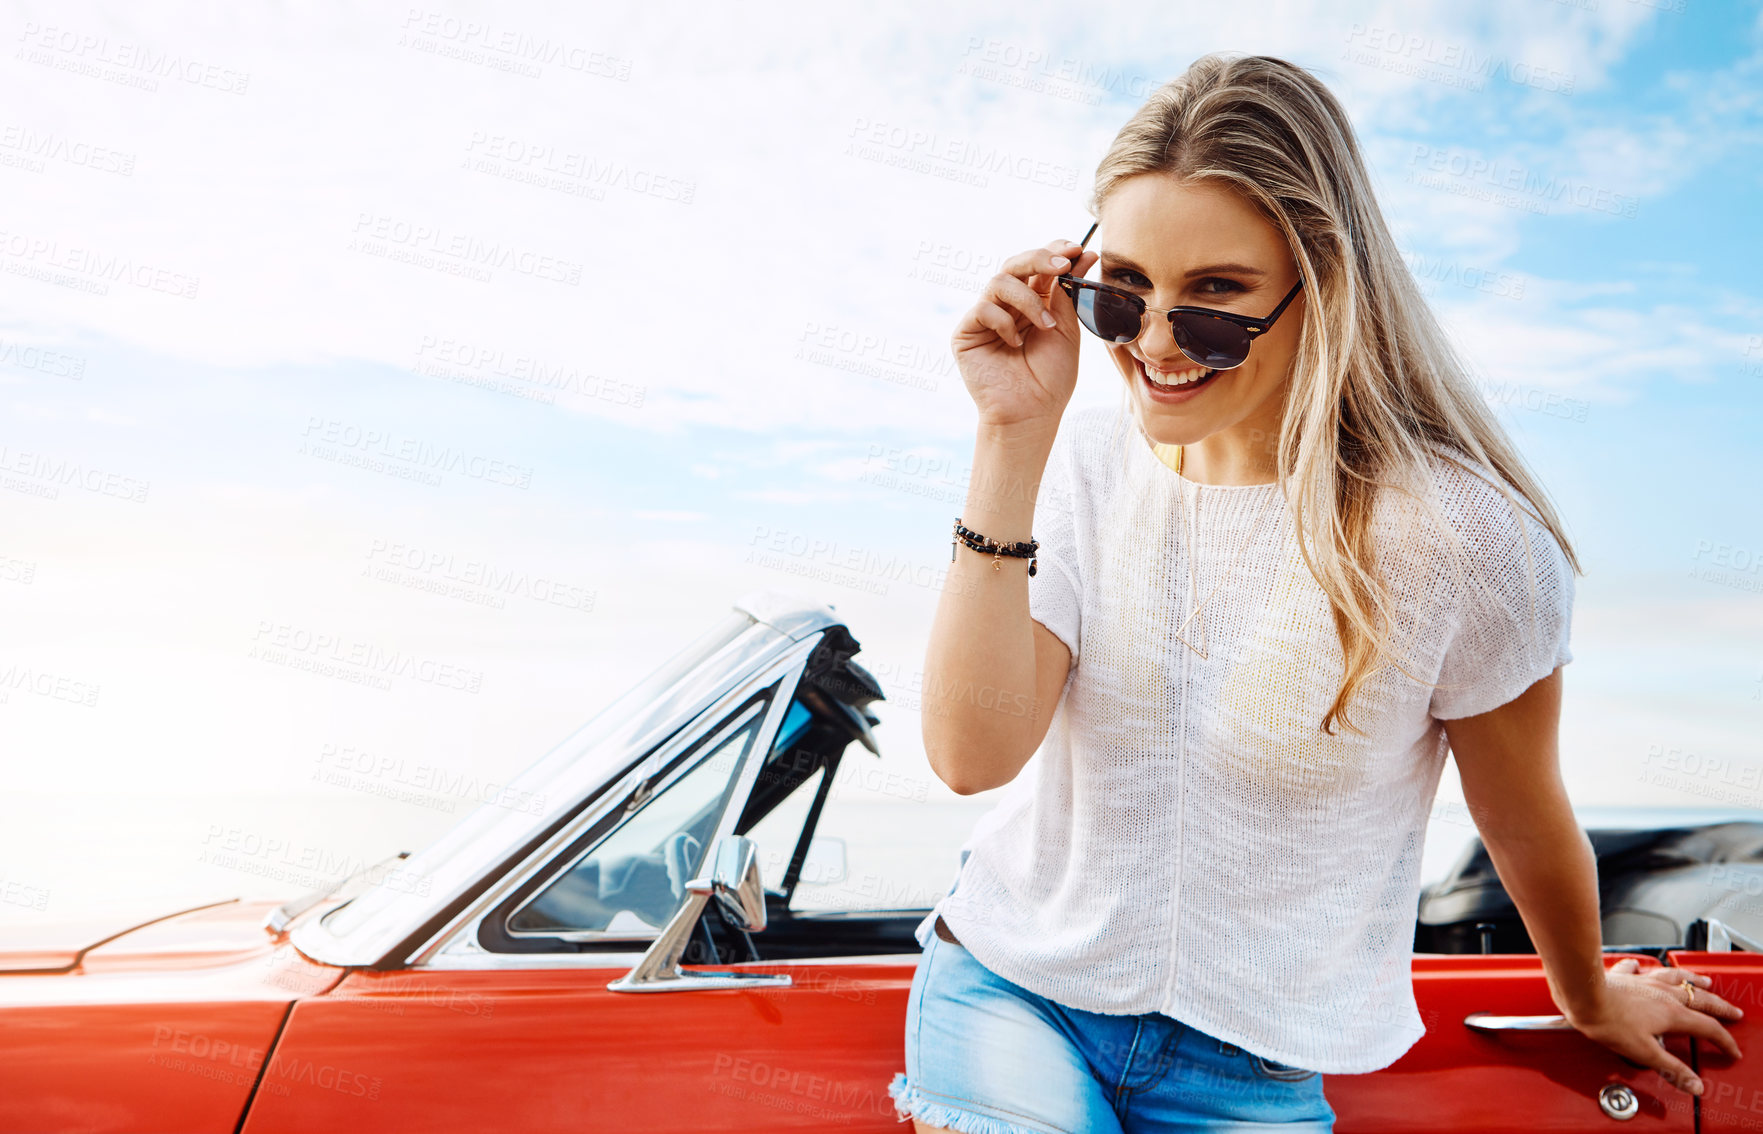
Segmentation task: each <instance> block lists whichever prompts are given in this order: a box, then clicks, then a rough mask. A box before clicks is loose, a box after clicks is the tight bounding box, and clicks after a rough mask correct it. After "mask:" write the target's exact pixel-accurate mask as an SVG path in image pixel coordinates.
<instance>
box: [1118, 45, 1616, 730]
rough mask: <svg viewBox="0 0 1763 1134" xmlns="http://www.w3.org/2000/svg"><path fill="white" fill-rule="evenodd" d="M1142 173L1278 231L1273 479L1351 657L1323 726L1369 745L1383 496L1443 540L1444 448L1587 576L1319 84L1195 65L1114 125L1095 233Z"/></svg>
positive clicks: (1382, 588) (1276, 67)
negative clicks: (1292, 324)
mask: <svg viewBox="0 0 1763 1134" xmlns="http://www.w3.org/2000/svg"><path fill="white" fill-rule="evenodd" d="M1143 173H1159V174H1166V175H1172V176H1174V177H1176V178H1178V179H1181V180H1184V181H1211V182H1215V183H1219V184H1222V185H1224V186H1226V187H1228V188H1231V189H1233V190H1235V191H1236V192H1237V193H1238V194H1239V195H1241V196H1242V197H1243V198H1244V199H1245V200H1247V201H1248V202H1249V203H1251V204H1252V205H1255V206H1256V207H1258V208H1259V209H1260V210H1261V211H1262V212H1263V213H1264V214H1265V215H1266V216H1267V217H1268V219H1269V220H1270V221H1271V222H1272V223H1273V224H1274V225H1276V226H1277V227H1278V228H1279V229H1280V230H1281V231H1282V232H1283V233H1284V234H1285V237H1286V240H1287V243H1288V244H1289V246H1290V248H1291V250H1292V254H1293V256H1294V257H1295V258H1296V259H1297V263H1298V271H1299V272H1300V273H1301V274H1302V276H1303V279H1304V281H1305V282H1304V290H1305V295H1306V296H1307V302H1306V303H1305V304H1304V315H1303V322H1302V329H1301V331H1300V335H1299V342H1298V352H1297V359H1296V363H1295V366H1294V374H1293V380H1292V382H1291V383H1290V384H1289V387H1288V389H1287V395H1286V401H1285V407H1284V415H1283V420H1282V423H1281V426H1280V432H1279V439H1278V441H1277V443H1276V446H1275V449H1276V453H1277V460H1278V469H1279V472H1278V476H1279V480H1280V482H1281V483H1282V484H1283V485H1285V486H1286V489H1287V496H1288V497H1289V498H1290V505H1291V509H1292V516H1293V522H1294V524H1295V526H1296V529H1297V531H1298V533H1299V538H1298V547H1299V550H1300V552H1301V554H1302V556H1303V561H1304V564H1305V566H1306V567H1308V568H1309V570H1310V573H1311V574H1312V575H1313V576H1314V577H1315V579H1316V581H1317V582H1318V584H1320V586H1321V587H1322V590H1323V592H1324V593H1325V594H1326V595H1327V596H1328V599H1329V603H1330V606H1331V607H1332V608H1333V615H1334V623H1335V631H1336V634H1337V636H1338V637H1339V638H1340V642H1341V650H1342V653H1343V655H1344V657H1345V659H1346V671H1345V674H1344V678H1343V680H1342V683H1341V687H1340V690H1339V692H1338V693H1337V694H1336V696H1335V699H1334V703H1333V704H1332V705H1331V706H1330V707H1329V710H1328V712H1327V714H1326V715H1324V717H1323V719H1322V729H1323V731H1325V732H1328V733H1330V734H1331V735H1332V733H1333V727H1332V726H1333V724H1334V722H1335V721H1336V720H1338V721H1339V722H1340V723H1341V724H1343V725H1345V726H1346V727H1347V728H1348V729H1351V730H1353V731H1354V732H1359V733H1361V734H1362V733H1363V730H1362V729H1359V728H1358V727H1357V726H1355V725H1354V724H1353V723H1352V721H1350V720H1349V719H1348V718H1347V715H1346V709H1345V707H1346V704H1347V702H1348V700H1349V699H1350V698H1351V697H1352V695H1353V693H1354V692H1355V691H1356V690H1357V689H1358V688H1359V687H1360V686H1361V685H1362V684H1363V683H1364V682H1365V681H1366V680H1367V679H1368V678H1369V677H1370V676H1371V674H1372V673H1373V671H1374V670H1375V669H1377V668H1378V667H1379V663H1380V660H1381V659H1384V658H1386V657H1390V656H1391V654H1392V651H1391V648H1390V645H1391V633H1390V625H1391V623H1392V611H1391V599H1390V592H1389V590H1388V588H1387V586H1386V584H1385V581H1384V580H1383V579H1382V578H1381V577H1380V576H1379V574H1378V572H1377V571H1376V570H1375V568H1374V563H1375V559H1374V556H1375V549H1374V548H1373V547H1372V539H1371V527H1372V524H1371V520H1372V506H1373V502H1374V500H1375V499H1376V495H1377V492H1378V490H1379V489H1381V488H1389V489H1393V490H1396V491H1400V492H1404V493H1406V494H1408V495H1413V496H1415V497H1416V499H1418V500H1421V501H1423V503H1424V507H1425V508H1426V510H1427V511H1428V512H1429V513H1430V514H1431V516H1432V517H1433V518H1434V520H1435V521H1439V526H1440V527H1441V528H1445V527H1446V525H1444V524H1443V522H1442V519H1441V516H1440V513H1439V510H1438V509H1437V507H1436V504H1435V503H1434V500H1433V495H1432V493H1431V492H1430V491H1429V490H1428V489H1427V488H1426V487H1425V486H1428V485H1430V484H1431V483H1432V481H1431V478H1430V476H1428V475H1427V472H1428V466H1429V459H1430V457H1431V456H1443V457H1444V458H1445V459H1446V460H1449V461H1451V462H1452V463H1453V464H1457V465H1459V466H1461V462H1459V461H1456V460H1455V458H1453V457H1452V456H1451V455H1450V453H1449V450H1450V449H1452V448H1454V449H1456V450H1459V451H1460V452H1461V454H1462V455H1464V456H1467V457H1468V458H1470V459H1472V460H1473V461H1476V462H1479V463H1480V464H1481V465H1482V466H1484V467H1485V468H1488V469H1491V470H1493V471H1494V472H1496V473H1497V474H1498V476H1499V477H1500V478H1503V480H1504V481H1505V482H1506V483H1502V484H1500V485H1498V487H1499V489H1500V491H1501V492H1502V493H1503V494H1504V495H1505V497H1506V499H1507V501H1508V503H1509V504H1511V506H1512V507H1513V508H1515V509H1516V508H1518V507H1519V503H1518V501H1517V500H1516V499H1515V498H1514V495H1513V491H1512V490H1513V489H1514V488H1515V489H1516V490H1517V492H1518V493H1519V494H1520V495H1522V496H1523V497H1524V498H1525V499H1526V500H1527V501H1528V502H1529V503H1530V505H1531V507H1532V508H1533V509H1534V513H1533V514H1534V515H1535V517H1536V519H1537V520H1538V521H1539V522H1540V523H1542V524H1543V526H1545V527H1546V528H1547V529H1548V531H1549V533H1550V534H1551V535H1553V536H1554V537H1555V539H1556V541H1557V542H1558V543H1559V544H1560V546H1561V550H1562V552H1563V553H1564V554H1565V557H1566V559H1567V561H1568V563H1569V565H1570V567H1571V569H1572V570H1573V571H1574V572H1575V573H1579V574H1583V573H1584V572H1583V571H1581V570H1580V565H1579V559H1578V557H1577V556H1575V554H1574V552H1573V548H1572V547H1571V545H1570V544H1569V543H1568V540H1567V537H1566V534H1565V532H1564V531H1563V528H1562V524H1561V521H1560V520H1559V518H1558V517H1557V516H1556V513H1555V510H1554V508H1553V506H1552V505H1551V504H1550V502H1549V500H1548V497H1547V494H1546V493H1545V492H1544V491H1543V488H1542V485H1541V484H1540V483H1539V482H1538V481H1537V479H1536V477H1535V476H1534V475H1532V473H1531V472H1530V470H1529V469H1528V468H1527V467H1526V465H1525V463H1524V460H1523V459H1522V458H1521V457H1520V456H1519V453H1518V450H1517V449H1516V447H1514V446H1513V444H1512V442H1511V440H1510V439H1509V438H1508V437H1507V435H1506V431H1505V429H1504V428H1503V427H1502V426H1501V424H1500V422H1499V420H1498V418H1496V417H1495V415H1494V414H1493V412H1492V411H1491V410H1490V409H1489V408H1488V405H1487V403H1486V402H1485V401H1484V400H1483V398H1482V396H1481V394H1480V392H1479V391H1478V390H1477V388H1476V385H1475V383H1474V382H1473V380H1472V379H1471V377H1470V375H1469V372H1468V370H1467V369H1466V367H1465V366H1464V365H1463V363H1462V361H1461V359H1460V358H1459V357H1458V355H1457V352H1456V351H1455V349H1454V348H1453V347H1452V346H1451V344H1450V342H1449V340H1448V338H1447V337H1446V335H1445V333H1444V331H1443V329H1442V328H1441V327H1440V326H1439V324H1438V321H1437V319H1436V318H1435V317H1434V316H1433V313H1432V311H1431V309H1430V308H1428V306H1427V304H1426V301H1425V299H1424V297H1422V295H1421V294H1420V289H1419V287H1418V285H1417V284H1416V282H1415V280H1414V277H1413V275H1412V274H1411V273H1410V272H1409V270H1408V266H1407V264H1406V263H1405V262H1404V261H1403V259H1402V256H1401V253H1400V252H1399V251H1398V250H1397V248H1396V244H1395V241H1394V240H1393V239H1392V238H1391V236H1390V232H1389V229H1388V227H1387V226H1386V225H1385V224H1384V219H1383V215H1382V213H1381V212H1380V211H1379V209H1378V206H1377V201H1376V197H1375V195H1374V194H1373V192H1372V188H1371V181H1370V179H1369V178H1368V177H1367V176H1366V172H1365V165H1364V162H1363V161H1362V159H1361V158H1360V154H1359V146H1358V143H1357V141H1356V139H1355V138H1354V135H1353V129H1352V126H1351V124H1350V123H1349V122H1348V121H1347V116H1346V112H1345V111H1344V110H1343V109H1342V107H1341V105H1340V103H1339V102H1338V101H1337V100H1336V99H1335V97H1334V95H1333V94H1332V93H1330V92H1329V90H1328V88H1327V87H1325V86H1324V85H1323V84H1322V83H1321V82H1320V81H1319V80H1318V79H1317V78H1316V77H1315V76H1313V75H1311V74H1310V73H1309V72H1308V71H1306V70H1304V69H1303V68H1302V67H1299V66H1297V65H1295V64H1292V63H1288V62H1286V61H1285V60H1283V59H1275V58H1271V57H1269V56H1265V55H1251V56H1246V57H1237V58H1231V57H1227V56H1223V55H1217V54H1213V55H1206V56H1202V57H1201V58H1199V59H1197V60H1195V62H1194V64H1193V65H1192V66H1191V67H1189V68H1188V69H1187V71H1186V72H1185V73H1184V74H1182V75H1181V76H1179V77H1177V78H1175V79H1172V80H1171V81H1169V82H1167V83H1165V84H1164V85H1163V86H1161V87H1159V88H1158V89H1157V90H1156V91H1154V92H1152V94H1151V96H1150V97H1149V98H1148V99H1147V100H1146V101H1145V103H1144V105H1143V106H1141V107H1140V108H1139V109H1138V110H1137V111H1136V112H1135V113H1134V114H1133V116H1132V118H1131V119H1130V120H1129V121H1128V122H1127V123H1126V125H1125V126H1123V127H1121V129H1120V132H1119V134H1117V135H1116V136H1115V138H1114V142H1113V144H1112V145H1110V146H1109V148H1108V152H1107V155H1106V156H1105V157H1104V158H1103V159H1102V161H1101V163H1100V165H1098V166H1097V168H1096V180H1095V185H1094V188H1093V190H1092V192H1091V194H1090V197H1089V200H1088V201H1087V202H1086V208H1087V209H1088V211H1089V213H1090V215H1091V216H1092V217H1096V218H1099V217H1100V215H1101V213H1100V210H1101V206H1102V204H1103V203H1104V202H1105V201H1106V200H1107V199H1108V197H1109V195H1110V194H1111V193H1112V192H1113V191H1114V189H1115V188H1116V186H1118V185H1119V184H1120V182H1121V181H1123V180H1124V179H1126V178H1128V177H1134V176H1137V175H1139V174H1143ZM1294 486H1295V491H1293V488H1294ZM1414 487H1420V488H1421V491H1420V492H1419V493H1415V492H1413V491H1412V489H1413V488H1414ZM1519 524H1520V528H1521V530H1523V529H1524V522H1523V520H1522V518H1519ZM1447 530H1448V529H1447ZM1306 537H1307V538H1308V540H1309V542H1311V543H1313V544H1314V547H1315V550H1314V554H1312V551H1311V550H1310V549H1309V548H1307V547H1306V546H1305V545H1306ZM1525 538H1526V548H1527V554H1528V548H1529V535H1528V531H1526V537H1525ZM1443 542H1444V543H1445V544H1449V545H1452V546H1454V547H1456V548H1457V551H1458V559H1457V563H1458V565H1459V569H1460V568H1461V562H1462V560H1461V547H1460V543H1459V541H1456V540H1454V539H1452V538H1449V536H1447V538H1445V539H1444V540H1443ZM1398 668H1399V667H1398ZM1404 672H1406V671H1404Z"/></svg>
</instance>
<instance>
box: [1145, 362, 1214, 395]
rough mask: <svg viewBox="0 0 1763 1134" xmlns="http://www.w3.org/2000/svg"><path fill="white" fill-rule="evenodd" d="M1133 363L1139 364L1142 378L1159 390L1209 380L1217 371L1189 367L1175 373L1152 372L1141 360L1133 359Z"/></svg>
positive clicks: (1177, 387) (1200, 367)
mask: <svg viewBox="0 0 1763 1134" xmlns="http://www.w3.org/2000/svg"><path fill="white" fill-rule="evenodd" d="M1134 361H1136V362H1137V363H1138V364H1139V371H1140V373H1142V374H1144V376H1145V377H1146V378H1147V379H1149V380H1150V382H1151V385H1153V386H1156V387H1157V388H1158V389H1160V390H1174V389H1179V388H1180V387H1182V386H1186V385H1189V384H1190V383H1193V382H1198V381H1201V380H1202V379H1206V378H1210V377H1212V376H1213V375H1214V374H1216V373H1218V371H1216V370H1208V369H1206V368H1205V367H1204V366H1191V367H1189V368H1188V369H1186V370H1175V371H1163V370H1153V369H1151V367H1150V366H1148V365H1147V364H1146V363H1145V360H1144V359H1142V358H1138V359H1135V360H1134Z"/></svg>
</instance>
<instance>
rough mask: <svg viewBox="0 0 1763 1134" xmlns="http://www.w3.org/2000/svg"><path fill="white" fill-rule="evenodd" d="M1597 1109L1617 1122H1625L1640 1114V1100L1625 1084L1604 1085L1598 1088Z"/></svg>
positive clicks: (1632, 1089)
mask: <svg viewBox="0 0 1763 1134" xmlns="http://www.w3.org/2000/svg"><path fill="white" fill-rule="evenodd" d="M1598 1109H1599V1110H1601V1111H1603V1112H1604V1114H1605V1115H1606V1116H1608V1117H1610V1118H1614V1119H1615V1120H1616V1121H1618V1122H1627V1121H1628V1120H1629V1119H1631V1118H1633V1117H1634V1116H1635V1115H1637V1114H1639V1113H1640V1112H1641V1100H1640V1099H1638V1098H1636V1097H1635V1093H1634V1088H1632V1087H1630V1086H1629V1085H1628V1084H1627V1083H1605V1084H1604V1085H1603V1086H1602V1087H1599V1088H1598Z"/></svg>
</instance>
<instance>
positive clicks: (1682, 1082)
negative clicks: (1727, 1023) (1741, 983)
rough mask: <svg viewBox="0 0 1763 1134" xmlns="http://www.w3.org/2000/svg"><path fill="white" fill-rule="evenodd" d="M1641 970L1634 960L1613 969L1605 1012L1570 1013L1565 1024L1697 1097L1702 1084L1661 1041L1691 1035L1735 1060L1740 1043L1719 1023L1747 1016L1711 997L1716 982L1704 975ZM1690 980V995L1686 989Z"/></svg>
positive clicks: (1668, 969)
mask: <svg viewBox="0 0 1763 1134" xmlns="http://www.w3.org/2000/svg"><path fill="white" fill-rule="evenodd" d="M1639 969H1640V962H1638V961H1637V960H1635V959H1634V958H1633V957H1624V958H1622V960H1620V961H1617V962H1616V963H1615V964H1614V965H1611V966H1610V968H1609V969H1607V970H1606V971H1605V974H1604V976H1605V982H1606V983H1605V996H1604V998H1603V1002H1602V1006H1601V1009H1600V1010H1599V1011H1598V1012H1596V1013H1595V1014H1594V1015H1590V1016H1587V1015H1584V1014H1581V1015H1580V1016H1577V1017H1576V1016H1574V1015H1573V1014H1571V1013H1569V1014H1568V1016H1567V1020H1568V1022H1569V1023H1571V1024H1572V1025H1573V1026H1574V1028H1575V1029H1577V1030H1578V1031H1579V1032H1581V1033H1582V1034H1584V1035H1586V1036H1588V1037H1589V1038H1591V1039H1595V1040H1597V1041H1598V1042H1599V1043H1601V1044H1603V1045H1604V1046H1605V1047H1607V1048H1609V1049H1610V1050H1611V1051H1614V1052H1616V1054H1618V1055H1620V1056H1623V1057H1624V1058H1626V1059H1628V1060H1630V1061H1631V1062H1634V1063H1637V1064H1640V1065H1641V1066H1643V1067H1651V1068H1653V1069H1654V1070H1655V1071H1658V1072H1659V1074H1660V1075H1662V1076H1663V1077H1664V1078H1665V1081H1666V1082H1668V1083H1670V1084H1672V1085H1673V1086H1675V1087H1677V1088H1678V1089H1680V1090H1684V1091H1688V1092H1689V1093H1690V1094H1692V1095H1699V1094H1701V1093H1702V1081H1701V1080H1700V1079H1699V1078H1697V1077H1696V1073H1695V1072H1694V1071H1691V1070H1690V1068H1689V1065H1688V1064H1686V1063H1684V1062H1683V1060H1681V1059H1679V1058H1677V1057H1676V1056H1675V1055H1672V1054H1671V1053H1670V1052H1669V1051H1667V1050H1666V1049H1665V1045H1664V1044H1663V1043H1662V1042H1660V1041H1661V1040H1662V1039H1663V1037H1664V1036H1665V1035H1666V1034H1667V1033H1670V1032H1688V1033H1689V1034H1690V1035H1693V1036H1697V1037H1699V1038H1700V1039H1702V1040H1705V1041H1707V1042H1708V1043H1711V1044H1713V1045H1714V1046H1715V1047H1718V1048H1720V1049H1721V1050H1722V1051H1725V1052H1726V1053H1727V1054H1728V1055H1730V1056H1732V1057H1733V1058H1734V1059H1737V1058H1739V1054H1740V1053H1739V1045H1738V1041H1737V1040H1735V1039H1733V1038H1732V1033H1731V1032H1729V1031H1727V1030H1726V1029H1725V1028H1724V1027H1722V1026H1721V1025H1720V1023H1719V1021H1718V1020H1716V1019H1715V1017H1717V1016H1718V1017H1721V1018H1723V1019H1728V1020H1736V1019H1738V1018H1739V1017H1740V1016H1743V1015H1744V1011H1743V1010H1742V1009H1740V1008H1738V1007H1737V1006H1736V1005H1734V1004H1731V1003H1728V1002H1727V1001H1725V1000H1723V999H1721V998H1720V997H1718V996H1716V995H1714V993H1712V992H1710V991H1709V988H1710V986H1711V985H1712V984H1713V983H1714V982H1713V978H1711V977H1708V976H1706V975H1704V974H1702V973H1696V972H1691V971H1690V970H1688V969H1680V968H1676V967H1674V966H1669V965H1661V966H1659V967H1657V968H1652V969H1649V970H1647V971H1646V972H1640V971H1639ZM1686 980H1687V981H1688V982H1689V983H1690V986H1691V991H1686V990H1685V988H1684V987H1683V982H1684V981H1686Z"/></svg>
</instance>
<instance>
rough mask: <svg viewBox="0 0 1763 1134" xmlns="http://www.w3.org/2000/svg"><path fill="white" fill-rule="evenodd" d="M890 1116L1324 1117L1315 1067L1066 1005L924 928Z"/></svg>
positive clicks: (1015, 1125) (1009, 1119)
mask: <svg viewBox="0 0 1763 1134" xmlns="http://www.w3.org/2000/svg"><path fill="white" fill-rule="evenodd" d="M888 1094H889V1095H890V1096H892V1097H893V1099H894V1108H895V1111H896V1113H897V1114H898V1116H899V1118H900V1120H901V1121H906V1120H907V1119H908V1118H916V1119H918V1120H919V1121H920V1122H923V1123H924V1124H925V1125H927V1126H946V1127H948V1128H949V1129H951V1130H958V1131H962V1132H963V1134H1080V1132H1082V1134H1096V1132H1121V1134H1127V1132H1131V1134H1139V1132H1143V1134H1152V1132H1157V1134H1161V1132H1163V1131H1185V1132H1190V1134H1193V1132H1199V1131H1209V1132H1223V1131H1250V1130H1263V1129H1271V1128H1275V1127H1277V1128H1278V1129H1280V1130H1290V1131H1321V1132H1325V1134H1326V1132H1329V1131H1332V1130H1333V1129H1334V1119H1335V1113H1334V1108H1333V1107H1332V1106H1330V1105H1329V1103H1328V1100H1327V1099H1326V1098H1324V1097H1323V1093H1322V1076H1321V1074H1319V1073H1318V1072H1315V1071H1308V1070H1305V1069H1303V1068H1300V1067H1293V1066H1290V1065H1288V1064H1284V1063H1275V1062H1274V1061H1272V1060H1269V1059H1263V1058H1262V1057H1260V1056H1258V1055H1255V1054H1253V1053H1251V1052H1248V1051H1244V1050H1243V1049H1242V1048H1240V1047H1237V1046H1236V1045H1235V1044H1231V1043H1226V1042H1225V1041H1224V1040H1221V1039H1218V1038H1217V1037H1215V1036H1212V1035H1208V1034H1207V1033H1205V1032H1202V1031H1200V1030H1199V1029H1198V1028H1193V1027H1190V1026H1188V1025H1187V1024H1184V1023H1182V1022H1181V1021H1179V1020H1177V1019H1175V1018H1174V1017H1172V1016H1166V1015H1163V1014H1161V1013H1158V1012H1146V1013H1143V1014H1141V1015H1137V1016H1111V1015H1103V1014H1100V1013H1096V1012H1087V1011H1084V1010H1083V1009H1081V1008H1068V1007H1065V1006H1064V1005H1062V1004H1057V1003H1055V1002H1054V1001H1051V1000H1048V999H1047V998H1045V997H1043V996H1039V995H1036V994H1035V993H1033V992H1030V991H1028V990H1027V989H1025V988H1023V987H1022V986H1021V985H1018V984H1014V983H1012V982H1011V981H1008V980H1005V979H1004V978H1003V977H1001V976H998V975H997V974H996V973H994V972H992V971H991V970H990V969H988V968H986V967H985V966H984V965H982V964H980V963H979V962H978V961H977V960H975V959H974V957H973V954H971V953H969V952H968V951H967V950H966V949H965V948H964V947H963V946H961V945H959V944H956V943H953V942H950V941H945V940H944V939H943V938H942V937H940V936H938V935H936V934H935V933H933V934H931V935H930V944H929V945H927V946H926V947H925V949H924V952H923V953H921V954H920V955H919V958H918V968H917V970H916V972H915V973H914V974H913V977H912V991H911V993H910V995H909V997H908V999H907V1003H906V1071H905V1073H904V1074H896V1075H895V1076H894V1080H893V1082H892V1083H890V1084H889V1085H888Z"/></svg>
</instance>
